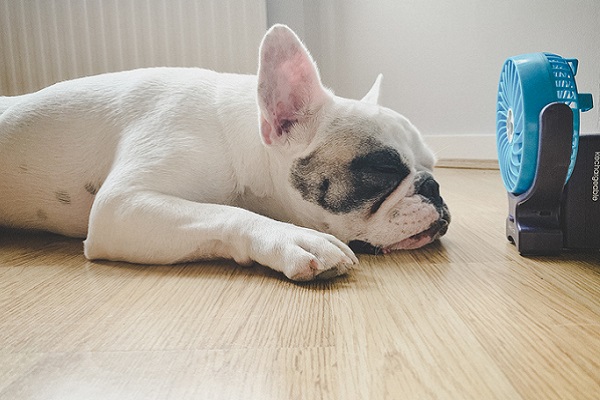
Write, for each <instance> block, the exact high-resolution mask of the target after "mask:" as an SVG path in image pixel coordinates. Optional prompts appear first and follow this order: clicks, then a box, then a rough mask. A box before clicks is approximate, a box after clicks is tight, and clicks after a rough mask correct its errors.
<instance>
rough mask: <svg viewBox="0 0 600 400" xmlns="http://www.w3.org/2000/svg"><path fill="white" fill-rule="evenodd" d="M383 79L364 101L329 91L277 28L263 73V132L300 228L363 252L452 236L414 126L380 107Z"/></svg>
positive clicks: (265, 49) (265, 50)
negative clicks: (303, 227)
mask: <svg viewBox="0 0 600 400" xmlns="http://www.w3.org/2000/svg"><path fill="white" fill-rule="evenodd" d="M380 83H381V76H379V77H378V78H377V80H376V82H375V84H374V85H373V87H372V88H371V90H370V91H369V93H368V94H367V95H366V96H365V97H364V98H363V99H362V100H360V101H358V100H350V99H344V98H341V97H338V96H335V95H333V94H332V93H331V92H330V91H329V90H327V89H325V88H324V87H323V86H322V84H321V80H320V77H319V73H318V70H317V68H316V65H315V63H314V61H313V60H312V58H311V57H310V55H309V53H308V51H307V50H306V48H305V47H304V45H303V44H302V43H301V42H300V40H299V39H298V38H297V36H296V35H295V34H294V33H293V32H292V31H291V30H290V29H289V28H287V27H285V26H282V25H276V26H274V27H273V28H271V29H270V30H269V31H268V32H267V34H266V35H265V38H264V39H263V42H262V45H261V49H260V65H259V72H258V105H259V114H260V117H259V123H260V131H261V136H262V140H263V142H264V144H265V145H266V146H268V147H270V149H271V150H272V151H273V152H274V153H276V154H277V155H278V160H279V162H278V166H279V168H280V169H282V170H281V171H277V175H278V176H282V177H283V178H284V179H285V180H286V182H285V185H284V186H285V187H286V188H288V193H287V196H286V198H287V200H288V204H287V206H288V207H289V208H290V209H291V213H290V214H291V215H293V216H294V217H293V219H294V221H293V222H295V223H298V224H300V225H305V226H308V227H312V228H315V229H318V230H321V231H324V232H327V233H331V234H333V235H335V236H336V237H338V238H339V239H341V240H343V241H345V242H347V243H351V244H352V245H354V248H355V249H357V250H362V251H369V252H373V251H375V252H376V251H383V252H387V251H391V250H398V249H414V248H418V247H421V246H423V245H426V244H428V243H431V242H432V241H434V240H436V239H437V238H439V237H440V236H442V235H444V234H445V233H446V230H447V228H448V224H449V222H450V214H449V212H448V208H447V206H446V204H445V203H444V201H443V199H442V197H441V196H440V193H439V186H438V184H437V182H436V181H435V179H434V178H433V175H432V170H433V166H434V163H435V158H434V156H433V153H432V152H431V150H430V149H429V148H428V147H427V146H426V145H425V144H424V143H423V140H422V138H421V135H420V134H419V132H418V131H417V129H416V128H415V127H414V126H413V125H412V124H411V123H410V122H409V121H408V120H407V119H406V118H404V117H403V116H401V115H400V114H398V113H396V112H394V111H392V110H390V109H387V108H385V107H381V106H379V105H378V104H377V100H378V97H379V85H380Z"/></svg>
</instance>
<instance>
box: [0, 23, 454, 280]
mask: <svg viewBox="0 0 600 400" xmlns="http://www.w3.org/2000/svg"><path fill="white" fill-rule="evenodd" d="M379 84H380V79H379V78H378V79H377V81H376V82H375V85H374V86H373V88H372V89H371V90H370V92H369V93H368V94H367V96H366V97H365V98H364V99H362V100H361V101H356V100H349V99H344V98H341V97H337V96H335V95H333V94H332V93H331V92H330V91H329V90H327V89H325V88H324V87H323V86H322V84H321V81H320V77H319V74H318V71H317V69H316V66H315V63H314V62H313V60H312V58H311V57H310V55H309V54H308V52H307V50H306V48H305V47H304V46H303V44H302V43H301V42H300V41H299V39H298V38H297V37H296V35H295V34H294V33H293V32H292V31H291V30H290V29H289V28H287V27H285V26H283V25H276V26H274V27H272V28H271V29H270V30H269V31H268V32H267V33H266V35H265V37H264V39H263V41H262V44H261V47H260V66H259V71H258V77H257V76H251V75H236V74H223V73H216V72H213V71H208V70H202V69H196V68H189V69H188V68H149V69H139V70H134V71H128V72H119V73H112V74H104V75H98V76H93V77H87V78H82V79H76V80H72V81H66V82H62V83H58V84H55V85H53V86H50V87H48V88H46V89H43V90H40V91H39V92H36V93H32V94H27V95H23V96H15V97H0V225H5V226H10V227H17V228H26V229H41V230H46V231H51V232H56V233H60V234H63V235H67V236H74V237H82V238H84V237H87V238H86V239H85V241H84V253H85V256H86V257H87V258H88V259H108V260H120V261H128V262H133V263H149V264H156V263H161V264H163V263H164V264H170V263H178V262H184V261H192V260H202V259H211V258H219V257H224V258H232V259H233V260H235V261H236V262H237V263H240V264H242V265H246V264H251V263H252V262H254V261H256V262H258V263H260V264H263V265H266V266H269V267H271V268H273V269H275V270H277V271H281V272H283V273H284V274H285V275H286V276H287V277H288V278H291V279H294V280H310V279H313V278H315V277H320V278H329V277H332V276H336V275H339V274H343V273H345V272H346V271H347V270H348V269H349V268H351V267H352V265H354V264H356V263H357V262H358V261H357V258H356V257H355V255H354V253H353V251H352V250H351V249H350V248H349V247H348V246H347V245H346V244H345V243H350V242H353V243H355V244H358V245H359V246H358V247H363V248H364V247H367V248H369V249H377V250H379V251H382V252H388V251H392V250H397V249H412V248H417V247H420V246H423V245H425V244H428V243H430V242H432V241H433V240H435V239H437V238H438V237H440V236H441V235H443V234H444V233H445V232H446V229H447V226H448V223H449V221H450V217H449V214H448V209H447V207H446V205H445V204H444V202H443V200H442V198H441V197H440V195H439V191H438V185H437V183H436V182H435V180H433V177H432V176H431V170H432V168H433V165H434V157H433V154H432V152H431V151H430V150H429V149H428V148H427V147H426V146H425V145H424V143H423V141H422V139H421V136H420V134H419V132H418V131H417V130H416V129H415V127H414V126H413V125H411V124H410V122H409V121H408V120H406V119H405V118H404V117H402V116H401V115H399V114H397V113H396V112H394V111H391V110H389V109H387V108H384V107H381V106H378V105H377V98H378V96H379Z"/></svg>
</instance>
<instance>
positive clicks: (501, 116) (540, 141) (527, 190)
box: [496, 53, 600, 255]
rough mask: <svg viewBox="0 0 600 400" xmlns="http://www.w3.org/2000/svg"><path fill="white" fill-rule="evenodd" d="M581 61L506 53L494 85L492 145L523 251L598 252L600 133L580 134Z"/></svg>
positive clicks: (513, 236) (509, 230)
mask: <svg viewBox="0 0 600 400" xmlns="http://www.w3.org/2000/svg"><path fill="white" fill-rule="evenodd" d="M577 66H578V61H577V60H576V59H565V58H562V57H560V56H558V55H556V54H551V53H532V54H524V55H520V56H515V57H510V58H508V59H507V60H506V61H505V63H504V66H503V67H502V72H501V73H500V82H499V84H498V103H497V108H496V144H497V149H498V160H499V164H500V172H501V175H502V180H503V181H504V186H505V187H506V190H507V191H508V199H509V214H508V218H507V219H506V235H507V237H508V239H509V240H510V241H511V242H513V243H514V244H515V245H516V247H517V249H518V251H519V252H520V253H521V254H523V255H527V254H554V253H558V252H560V251H562V250H564V249H600V190H599V184H600V180H599V175H600V135H581V136H579V113H580V111H588V110H590V109H591V108H592V107H593V105H592V95H591V94H589V93H578V91H577V85H576V83H575V74H576V73H577Z"/></svg>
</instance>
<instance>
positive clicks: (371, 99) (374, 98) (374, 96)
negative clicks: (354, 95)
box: [361, 74, 383, 104]
mask: <svg viewBox="0 0 600 400" xmlns="http://www.w3.org/2000/svg"><path fill="white" fill-rule="evenodd" d="M382 79H383V74H379V75H377V79H375V83H373V86H371V89H369V92H368V93H367V94H366V95H365V97H363V98H362V99H361V101H362V102H364V103H369V104H379V91H380V89H381V80H382Z"/></svg>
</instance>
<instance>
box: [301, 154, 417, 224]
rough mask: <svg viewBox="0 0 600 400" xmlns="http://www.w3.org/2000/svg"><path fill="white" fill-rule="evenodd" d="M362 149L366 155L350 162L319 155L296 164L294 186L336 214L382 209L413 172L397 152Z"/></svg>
mask: <svg viewBox="0 0 600 400" xmlns="http://www.w3.org/2000/svg"><path fill="white" fill-rule="evenodd" d="M358 149H359V150H362V151H365V150H366V152H365V153H364V154H362V155H358V156H355V157H354V158H351V159H348V160H347V161H345V160H343V159H335V158H332V157H331V154H328V156H327V157H323V156H322V155H321V154H320V152H319V151H316V152H314V153H312V154H310V155H308V156H307V157H305V158H301V159H298V160H296V161H295V162H294V166H293V167H292V171H291V175H290V181H291V183H292V185H293V186H294V187H295V188H296V189H297V190H298V191H299V192H300V194H301V195H302V197H303V198H304V199H305V200H307V201H310V202H312V203H315V204H318V205H319V206H321V207H323V208H324V209H326V210H328V211H330V212H333V213H335V214H345V213H349V212H352V211H356V210H359V209H362V208H364V207H365V206H366V207H369V209H370V210H372V209H373V208H374V207H375V208H379V206H380V205H381V203H382V202H383V201H384V200H385V198H387V196H388V195H389V194H390V193H391V192H392V191H393V190H395V189H396V188H397V187H398V185H399V184H400V183H401V182H402V181H403V180H404V179H405V178H406V177H407V176H408V175H409V174H410V169H409V167H408V166H407V165H406V163H404V161H403V160H402V157H401V156H400V154H399V153H398V152H397V151H396V150H395V149H393V148H390V147H383V146H381V147H374V148H373V147H372V148H370V149H369V148H368V147H367V148H365V147H362V148H358ZM369 150H370V151H369ZM333 154H335V153H333Z"/></svg>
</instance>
